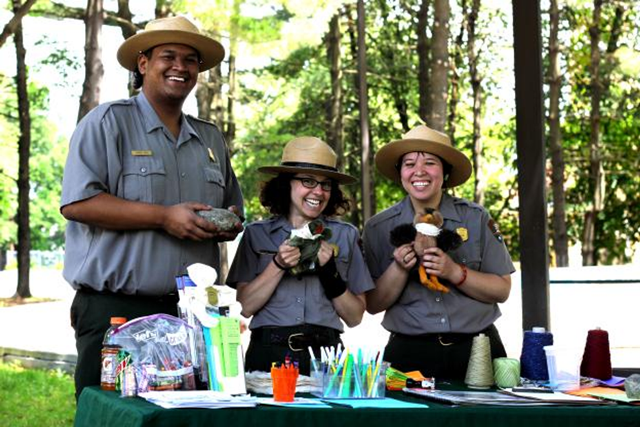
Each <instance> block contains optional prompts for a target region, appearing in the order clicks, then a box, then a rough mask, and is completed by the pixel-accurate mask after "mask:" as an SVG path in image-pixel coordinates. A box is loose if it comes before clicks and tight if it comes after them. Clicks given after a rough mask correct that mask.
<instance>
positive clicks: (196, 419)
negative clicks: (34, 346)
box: [75, 387, 640, 427]
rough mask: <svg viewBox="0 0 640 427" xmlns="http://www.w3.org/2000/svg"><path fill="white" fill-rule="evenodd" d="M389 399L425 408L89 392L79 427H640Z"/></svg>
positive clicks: (558, 413)
mask: <svg viewBox="0 0 640 427" xmlns="http://www.w3.org/2000/svg"><path fill="white" fill-rule="evenodd" d="M388 396H389V397H393V398H396V399H402V400H407V401H411V402H416V403H426V404H427V405H428V406H429V407H428V408H425V409H402V410H401V409H351V408H345V407H333V408H331V409H306V408H282V407H272V406H258V407H256V408H234V409H163V408H161V407H159V406H156V405H153V404H151V403H149V402H147V401H145V400H143V399H141V398H121V397H120V396H119V394H118V393H116V392H107V391H102V390H100V389H99V388H98V387H90V388H86V389H85V390H84V391H83V392H82V395H81V396H80V400H79V402H78V409H77V412H76V419H75V425H76V426H77V427H100V426H105V427H142V426H144V427H148V426H154V427H156V426H157V427H161V426H167V427H169V426H170V427H181V426H216V427H223V426H224V427H226V426H228V427H243V426H264V427H312V426H318V427H338V426H348V427H378V426H379V427H418V426H419V427H422V426H427V425H429V426H434V427H444V426H464V427H468V426H488V427H498V426H516V427H527V426H544V427H553V426H559V427H560V426H562V427H566V426H579V427H589V426H603V427H623V426H624V427H627V426H629V427H630V426H640V406H627V405H616V406H583V407H569V406H553V407H550V406H536V407H507V406H455V407H452V406H447V405H443V404H440V403H435V402H430V401H426V400H422V399H414V398H411V397H409V396H406V395H404V394H403V393H402V392H389V393H388Z"/></svg>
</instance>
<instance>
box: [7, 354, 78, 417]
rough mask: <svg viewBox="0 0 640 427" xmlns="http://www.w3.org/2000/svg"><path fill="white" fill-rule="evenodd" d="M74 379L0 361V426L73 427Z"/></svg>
mask: <svg viewBox="0 0 640 427" xmlns="http://www.w3.org/2000/svg"><path fill="white" fill-rule="evenodd" d="M75 411H76V401H75V397H74V387H73V377H71V376H69V375H67V374H65V373H62V372H60V371H44V370H38V369H24V368H22V367H20V366H18V365H15V364H11V365H7V364H5V363H2V362H0V426H11V427H34V426H50V427H53V426H65V427H66V426H72V425H73V419H74V416H75Z"/></svg>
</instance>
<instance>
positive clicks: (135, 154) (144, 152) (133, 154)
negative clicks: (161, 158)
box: [131, 150, 153, 156]
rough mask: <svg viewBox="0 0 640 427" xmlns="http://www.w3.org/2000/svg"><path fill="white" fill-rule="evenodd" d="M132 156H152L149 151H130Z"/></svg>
mask: <svg viewBox="0 0 640 427" xmlns="http://www.w3.org/2000/svg"><path fill="white" fill-rule="evenodd" d="M131 155H132V156H153V151H151V150H131Z"/></svg>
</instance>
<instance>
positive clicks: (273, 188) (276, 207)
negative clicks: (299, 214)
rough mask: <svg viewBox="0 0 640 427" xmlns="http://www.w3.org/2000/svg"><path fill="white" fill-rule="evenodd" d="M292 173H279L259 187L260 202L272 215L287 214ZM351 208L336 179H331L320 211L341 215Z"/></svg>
mask: <svg viewBox="0 0 640 427" xmlns="http://www.w3.org/2000/svg"><path fill="white" fill-rule="evenodd" d="M293 177H294V174H292V173H281V174H278V175H276V176H275V177H273V178H271V179H270V180H269V181H266V182H263V183H262V186H261V188H260V203H262V206H264V207H265V208H268V209H269V212H270V213H271V214H272V215H282V216H284V217H286V216H288V215H289V209H290V208H291V178H293ZM350 209H351V202H350V201H349V200H348V199H347V198H346V197H345V195H344V193H343V192H342V190H341V189H340V184H338V182H337V181H335V180H333V179H332V180H331V195H330V196H329V203H328V204H327V207H326V208H324V211H322V213H323V214H324V215H326V216H336V215H337V216H342V215H344V214H346V213H347V212H349V210H350Z"/></svg>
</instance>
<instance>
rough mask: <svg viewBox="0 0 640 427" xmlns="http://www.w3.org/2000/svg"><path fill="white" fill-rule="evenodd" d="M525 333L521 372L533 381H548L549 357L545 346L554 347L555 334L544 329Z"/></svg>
mask: <svg viewBox="0 0 640 427" xmlns="http://www.w3.org/2000/svg"><path fill="white" fill-rule="evenodd" d="M533 329H534V330H532V331H525V332H524V337H523V340H522V354H521V355H520V371H521V375H522V377H523V378H527V379H530V380H533V381H548V380H549V371H548V370H547V356H546V355H545V353H544V348H543V347H544V346H547V345H553V334H551V332H546V331H545V330H544V328H533Z"/></svg>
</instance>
